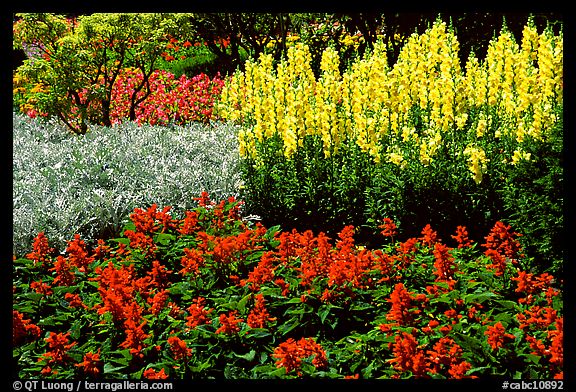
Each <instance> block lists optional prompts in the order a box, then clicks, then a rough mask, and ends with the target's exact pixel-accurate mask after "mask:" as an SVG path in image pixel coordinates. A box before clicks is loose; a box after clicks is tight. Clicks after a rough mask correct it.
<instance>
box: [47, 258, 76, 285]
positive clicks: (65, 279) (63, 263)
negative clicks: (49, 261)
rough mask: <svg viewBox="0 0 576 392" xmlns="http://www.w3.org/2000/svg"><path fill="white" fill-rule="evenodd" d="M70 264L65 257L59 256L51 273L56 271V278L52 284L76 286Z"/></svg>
mask: <svg viewBox="0 0 576 392" xmlns="http://www.w3.org/2000/svg"><path fill="white" fill-rule="evenodd" d="M70 267H71V265H70V262H69V261H68V259H67V258H65V257H64V256H61V255H60V256H58V257H57V258H56V261H55V262H54V267H52V268H50V271H56V277H55V278H54V281H53V282H52V284H53V285H55V286H60V285H61V286H72V285H73V284H74V279H75V278H74V274H73V273H72V271H70Z"/></svg>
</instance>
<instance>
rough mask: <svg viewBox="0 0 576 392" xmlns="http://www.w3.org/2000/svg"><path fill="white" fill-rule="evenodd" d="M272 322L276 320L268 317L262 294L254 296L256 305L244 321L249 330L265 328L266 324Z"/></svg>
mask: <svg viewBox="0 0 576 392" xmlns="http://www.w3.org/2000/svg"><path fill="white" fill-rule="evenodd" d="M274 320H276V318H274V317H270V314H269V313H268V310H266V302H265V301H264V296H263V295H262V294H258V295H256V304H255V305H254V308H253V309H252V310H251V311H250V313H249V314H248V318H247V319H246V322H247V324H248V326H249V327H250V328H266V325H267V324H268V322H270V321H274Z"/></svg>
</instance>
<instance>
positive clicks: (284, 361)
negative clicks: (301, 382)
mask: <svg viewBox="0 0 576 392" xmlns="http://www.w3.org/2000/svg"><path fill="white" fill-rule="evenodd" d="M311 356H314V357H313V359H312V364H313V365H314V367H316V368H317V369H319V368H324V367H326V366H327V365H328V359H327V358H326V353H325V352H324V350H323V349H322V347H321V346H320V345H319V344H317V343H316V342H315V341H314V339H312V338H308V339H306V338H301V339H300V340H298V341H296V340H294V339H293V338H289V339H288V340H286V341H285V342H283V343H280V345H279V346H278V347H276V349H275V350H274V353H273V354H272V357H274V358H276V367H278V368H281V367H284V368H285V369H286V373H289V372H291V371H292V370H295V371H296V373H297V374H298V375H299V376H300V375H301V372H300V368H301V366H302V361H303V360H304V359H307V358H310V357H311Z"/></svg>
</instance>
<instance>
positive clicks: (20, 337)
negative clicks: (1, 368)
mask: <svg viewBox="0 0 576 392" xmlns="http://www.w3.org/2000/svg"><path fill="white" fill-rule="evenodd" d="M40 334H41V331H40V328H39V327H38V326H37V325H35V324H32V322H31V320H29V319H25V318H24V315H23V314H22V313H20V312H18V311H16V310H13V311H12V344H13V345H14V346H18V345H20V344H21V343H23V342H25V341H26V340H28V339H29V338H30V339H38V338H39V337H40Z"/></svg>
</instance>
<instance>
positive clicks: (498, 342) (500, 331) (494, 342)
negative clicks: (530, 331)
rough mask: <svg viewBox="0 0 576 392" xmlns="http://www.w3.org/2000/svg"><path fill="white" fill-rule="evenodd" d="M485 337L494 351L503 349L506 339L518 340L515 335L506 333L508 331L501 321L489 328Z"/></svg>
mask: <svg viewBox="0 0 576 392" xmlns="http://www.w3.org/2000/svg"><path fill="white" fill-rule="evenodd" d="M484 335H486V336H488V344H489V345H490V347H492V350H496V349H499V348H501V347H503V346H504V341H505V340H506V339H510V340H514V339H516V337H515V336H514V335H512V334H509V333H506V329H505V328H504V326H503V325H502V323H501V322H500V321H498V322H497V323H496V324H494V325H493V326H488V327H487V328H486V332H484Z"/></svg>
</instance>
